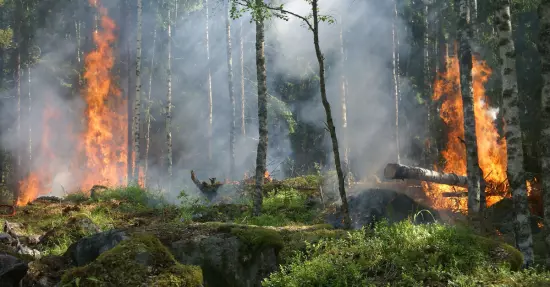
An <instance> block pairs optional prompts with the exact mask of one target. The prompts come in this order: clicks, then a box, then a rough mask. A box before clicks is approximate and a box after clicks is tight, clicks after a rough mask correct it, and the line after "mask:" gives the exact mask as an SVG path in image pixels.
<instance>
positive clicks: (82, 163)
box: [17, 0, 143, 205]
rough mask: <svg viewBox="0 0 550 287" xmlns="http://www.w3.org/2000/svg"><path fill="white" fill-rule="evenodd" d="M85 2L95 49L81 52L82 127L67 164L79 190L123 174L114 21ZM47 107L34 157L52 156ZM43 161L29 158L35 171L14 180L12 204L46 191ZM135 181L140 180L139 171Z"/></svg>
mask: <svg viewBox="0 0 550 287" xmlns="http://www.w3.org/2000/svg"><path fill="white" fill-rule="evenodd" d="M89 3H90V5H91V6H93V7H95V8H97V9H98V12H99V17H100V20H101V23H100V26H101V29H99V30H98V31H95V32H94V33H93V40H94V43H95V45H96V48H95V50H93V51H91V52H90V53H88V54H87V55H86V57H85V72H84V75H83V77H84V79H85V81H86V85H85V89H84V90H83V91H82V94H83V99H84V101H85V102H86V109H85V115H84V116H85V119H86V122H85V123H84V127H83V132H82V133H81V134H80V136H79V138H78V139H76V140H77V142H76V147H77V148H76V150H77V153H76V154H75V155H74V156H73V160H72V161H71V162H70V165H71V166H72V167H73V168H72V170H71V171H70V172H71V173H72V180H74V181H76V183H77V184H76V185H77V186H78V187H79V188H80V189H81V190H84V191H87V190H89V189H90V188H91V187H92V186H93V185H96V184H102V185H111V186H112V185H118V184H122V183H123V180H124V179H125V176H126V175H127V150H126V147H127V141H128V137H127V134H128V133H127V120H128V114H127V101H126V100H125V99H124V98H123V97H122V96H121V93H120V90H119V89H118V88H117V87H116V86H115V83H114V81H113V77H112V74H111V70H112V68H113V65H114V62H115V58H114V53H113V48H112V46H113V44H114V43H115V41H116V36H115V33H114V31H115V29H116V25H115V23H114V21H113V20H112V19H111V18H109V17H108V16H107V10H106V9H105V8H103V7H102V6H101V4H100V3H99V1H98V0H89ZM51 111H52V107H46V108H45V112H44V117H45V120H44V121H43V122H44V124H45V127H44V131H43V133H42V139H41V151H40V153H41V157H40V158H45V159H48V158H50V159H51V160H54V159H55V157H54V154H53V153H52V152H50V149H49V146H48V145H49V144H50V142H51V138H55V135H51V133H52V131H54V130H53V127H55V126H56V125H53V124H49V122H48V121H47V118H48V117H51V116H52V112H51ZM57 132H63V131H57ZM45 155H46V156H45ZM48 166H49V163H48V162H46V163H33V167H34V170H35V171H34V172H32V173H30V174H29V176H28V177H27V178H26V179H24V180H23V181H21V182H20V195H19V198H18V200H17V204H18V205H24V204H27V203H28V202H29V201H31V200H33V199H34V198H36V197H37V196H38V195H40V194H46V193H49V192H50V189H51V184H52V179H53V177H54V175H55V174H56V171H54V170H50V169H49V168H48ZM74 167H78V168H74ZM140 182H143V176H142V174H140Z"/></svg>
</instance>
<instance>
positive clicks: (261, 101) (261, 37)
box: [231, 0, 269, 216]
mask: <svg viewBox="0 0 550 287" xmlns="http://www.w3.org/2000/svg"><path fill="white" fill-rule="evenodd" d="M232 4H233V5H232V7H231V17H232V18H233V19H236V18H239V17H240V16H241V15H242V12H243V11H244V10H250V11H251V14H252V19H253V21H254V22H255V24H256V77H257V81H258V83H257V85H258V132H259V140H258V149H257V152H256V174H255V175H254V178H255V187H254V195H253V196H254V200H253V205H254V208H253V215H254V216H259V215H260V214H261V212H262V202H263V185H264V180H265V172H266V169H267V168H266V164H267V144H268V132H267V131H268V130H267V67H266V61H265V24H264V22H265V20H266V19H267V18H268V16H269V14H268V10H267V9H265V4H264V3H263V1H262V0H242V1H241V0H232ZM236 4H238V5H241V7H240V9H238V8H237V5H236Z"/></svg>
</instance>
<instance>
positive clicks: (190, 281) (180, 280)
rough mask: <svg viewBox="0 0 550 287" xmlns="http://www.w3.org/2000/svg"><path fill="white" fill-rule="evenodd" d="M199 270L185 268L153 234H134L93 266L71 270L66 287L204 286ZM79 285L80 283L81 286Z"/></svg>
mask: <svg viewBox="0 0 550 287" xmlns="http://www.w3.org/2000/svg"><path fill="white" fill-rule="evenodd" d="M202 281H203V279H202V272H201V270H200V268H199V267H196V266H189V265H182V264H180V263H178V262H176V260H175V259H174V257H173V256H172V254H171V253H170V252H169V251H168V250H167V249H166V247H164V246H163V245H162V244H161V243H160V241H159V240H158V239H157V238H155V237H154V236H152V235H146V234H141V235H134V236H132V237H131V239H129V240H125V241H123V242H121V243H119V244H118V245H117V246H116V247H114V248H113V249H111V250H109V251H107V252H104V253H103V254H101V255H100V256H99V257H98V258H97V259H96V260H94V261H93V262H92V263H90V264H88V265H85V266H82V267H75V268H72V269H70V270H68V271H67V272H66V273H65V274H64V275H63V278H62V280H61V285H62V286H82V287H84V286H106V285H108V286H159V287H160V286H184V287H195V286H196V287H198V286H202ZM77 282H78V283H77Z"/></svg>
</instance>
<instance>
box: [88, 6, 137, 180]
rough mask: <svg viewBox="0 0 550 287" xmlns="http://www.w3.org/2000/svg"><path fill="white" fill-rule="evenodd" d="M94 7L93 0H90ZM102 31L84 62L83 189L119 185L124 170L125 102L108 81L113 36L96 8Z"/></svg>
mask: <svg viewBox="0 0 550 287" xmlns="http://www.w3.org/2000/svg"><path fill="white" fill-rule="evenodd" d="M90 4H92V5H97V0H95V1H94V0H90ZM98 10H99V13H100V16H101V27H102V28H103V30H102V31H95V33H94V35H93V37H94V43H95V44H96V49H95V50H94V51H92V52H90V53H89V54H88V55H87V56H86V59H85V63H86V72H85V73H84V79H85V80H86V84H87V86H86V89H85V91H84V97H85V101H86V104H87V107H86V119H87V128H86V129H85V132H84V133H83V135H82V139H81V142H80V144H81V146H80V149H82V150H83V151H84V153H85V155H86V159H87V162H86V169H87V172H85V173H84V178H82V179H81V188H83V189H84V190H87V189H89V188H91V187H92V186H93V185H94V184H98V183H100V184H106V185H108V184H111V185H112V184H119V183H120V182H119V181H120V179H122V178H124V176H125V175H126V169H127V150H126V143H127V141H128V136H127V134H128V133H127V132H123V131H126V130H127V119H128V118H127V116H128V114H127V112H126V110H125V109H126V104H127V103H126V101H125V100H124V99H123V98H122V96H121V93H120V90H118V89H117V87H116V86H115V85H114V84H113V82H112V75H111V69H112V68H113V65H114V60H115V58H114V55H113V49H112V47H111V45H112V44H114V42H115V40H116V37H115V34H114V30H115V28H116V25H115V23H114V21H113V20H112V19H111V18H109V17H108V16H107V10H106V9H105V8H103V7H98Z"/></svg>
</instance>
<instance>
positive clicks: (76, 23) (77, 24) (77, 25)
mask: <svg viewBox="0 0 550 287" xmlns="http://www.w3.org/2000/svg"><path fill="white" fill-rule="evenodd" d="M74 26H75V34H76V62H77V63H78V64H80V61H81V58H80V56H81V53H82V52H81V47H80V43H81V35H80V26H81V24H80V21H78V20H75V21H74Z"/></svg>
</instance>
